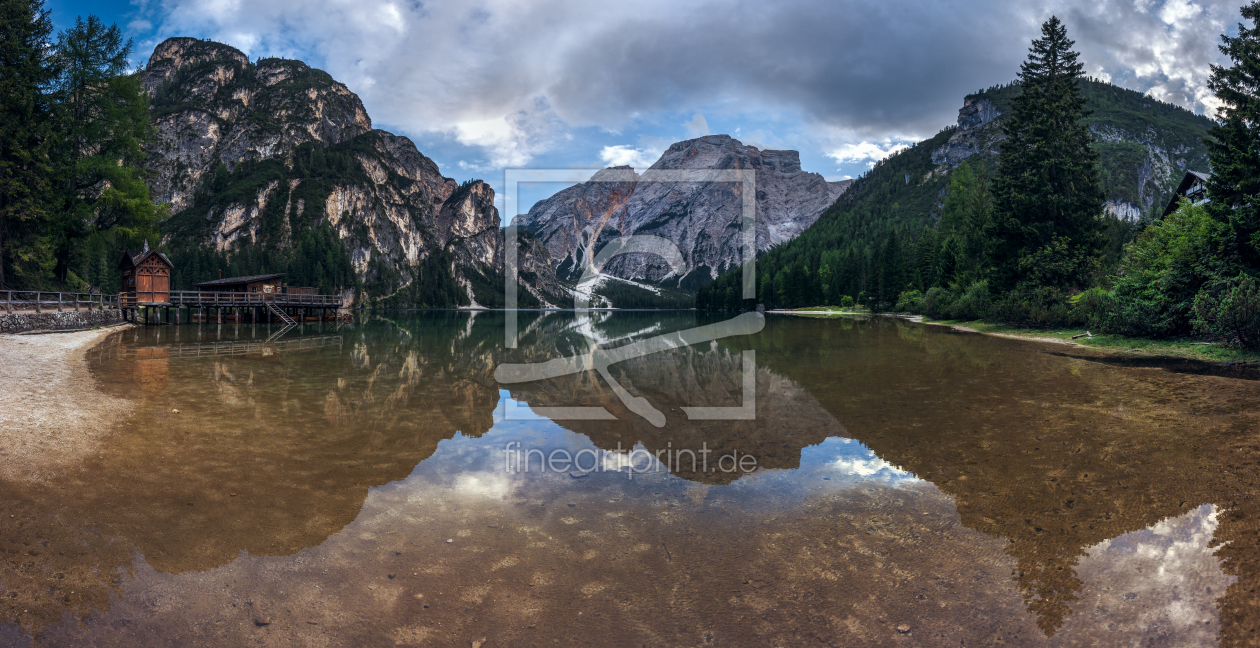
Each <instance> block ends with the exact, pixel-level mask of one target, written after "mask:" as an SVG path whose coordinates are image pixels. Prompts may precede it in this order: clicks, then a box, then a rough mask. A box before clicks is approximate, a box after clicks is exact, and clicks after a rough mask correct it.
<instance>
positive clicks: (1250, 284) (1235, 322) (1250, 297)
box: [1194, 274, 1260, 348]
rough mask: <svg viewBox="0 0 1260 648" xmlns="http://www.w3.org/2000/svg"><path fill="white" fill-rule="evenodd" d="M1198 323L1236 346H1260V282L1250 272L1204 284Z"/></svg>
mask: <svg viewBox="0 0 1260 648" xmlns="http://www.w3.org/2000/svg"><path fill="white" fill-rule="evenodd" d="M1194 326H1195V328H1196V329H1198V330H1200V331H1202V332H1204V333H1207V334H1208V335H1211V336H1212V337H1214V338H1216V339H1218V340H1220V341H1222V342H1224V343H1225V344H1228V345H1230V346H1236V347H1248V348H1256V347H1260V282H1257V281H1256V280H1255V279H1254V278H1252V277H1249V276H1247V275H1246V274H1239V275H1238V277H1237V278H1236V279H1221V280H1217V281H1213V282H1211V283H1209V284H1208V285H1206V286H1204V287H1203V290H1200V291H1199V294H1198V295H1196V296H1195V298H1194Z"/></svg>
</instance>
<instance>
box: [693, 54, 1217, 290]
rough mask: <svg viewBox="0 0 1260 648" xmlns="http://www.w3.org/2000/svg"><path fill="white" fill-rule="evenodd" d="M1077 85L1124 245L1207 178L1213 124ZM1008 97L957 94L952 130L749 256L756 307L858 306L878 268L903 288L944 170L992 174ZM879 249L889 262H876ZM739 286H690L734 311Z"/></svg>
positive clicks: (1104, 88) (938, 208)
mask: <svg viewBox="0 0 1260 648" xmlns="http://www.w3.org/2000/svg"><path fill="white" fill-rule="evenodd" d="M1080 83H1081V90H1082V93H1083V95H1084V96H1085V97H1086V99H1087V100H1088V104H1087V108H1088V109H1089V110H1090V111H1092V113H1091V114H1090V115H1088V116H1087V117H1086V123H1087V124H1088V125H1089V127H1090V130H1091V132H1092V133H1093V134H1094V137H1095V142H1094V147H1095V149H1096V150H1097V151H1098V152H1099V154H1100V165H1099V166H1100V175H1101V181H1102V186H1103V190H1104V194H1105V196H1106V197H1107V219H1108V223H1107V229H1108V233H1109V236H1110V237H1112V238H1113V239H1117V240H1123V239H1125V237H1127V236H1129V235H1130V234H1131V232H1132V231H1133V230H1134V229H1136V228H1137V227H1140V223H1141V222H1145V221H1146V220H1149V219H1151V218H1152V217H1154V216H1157V215H1158V214H1159V213H1160V212H1162V210H1163V208H1164V206H1165V205H1166V204H1167V202H1168V199H1169V198H1170V196H1171V194H1172V191H1173V190H1175V189H1176V186H1177V183H1178V182H1179V181H1180V180H1181V178H1182V176H1183V175H1184V172H1185V171H1186V170H1196V171H1205V170H1207V166H1208V164H1207V149H1206V147H1205V146H1204V144H1203V143H1202V138H1203V136H1204V135H1205V133H1206V132H1207V129H1208V127H1210V126H1211V123H1212V122H1211V121H1210V120H1209V119H1207V118H1206V117H1202V116H1199V115H1195V114H1194V113H1192V112H1190V111H1187V110H1185V109H1183V108H1180V107H1178V106H1175V105H1171V104H1165V103H1161V102H1158V101H1156V100H1154V99H1151V98H1150V97H1148V96H1145V95H1142V94H1140V93H1137V92H1134V91H1131V90H1125V89H1123V88H1119V87H1116V86H1113V85H1110V84H1108V83H1103V82H1099V81H1094V80H1089V79H1082V80H1081V81H1080ZM1018 92H1019V86H1018V85H1015V84H1012V85H1006V86H996V87H993V88H989V89H987V90H984V91H982V92H978V93H976V94H972V95H968V96H967V97H966V98H965V99H964V103H963V107H962V109H960V110H959V117H958V123H957V124H956V125H954V126H950V127H948V128H946V129H944V130H942V131H941V132H939V133H937V134H936V135H935V136H933V137H931V138H929V139H927V140H924V141H921V142H919V143H917V144H915V145H914V146H912V147H910V148H909V149H906V150H903V151H901V152H899V153H897V154H895V155H892V156H890V157H889V158H887V159H885V160H883V161H881V162H880V163H879V164H877V165H876V166H875V167H874V168H872V169H871V170H870V171H869V172H868V173H866V174H865V175H863V176H862V177H861V178H858V179H857V180H856V181H855V182H854V184H853V186H852V187H850V188H849V190H848V191H847V192H846V193H845V194H844V195H843V196H841V197H840V199H839V200H838V201H837V202H836V203H835V204H834V205H833V206H832V207H831V208H829V209H828V210H827V211H826V212H824V213H823V215H822V216H821V217H819V219H818V221H817V222H816V223H815V224H814V225H813V226H812V227H810V228H809V229H807V230H806V231H805V232H803V233H802V234H801V235H800V236H798V237H797V238H795V239H793V240H791V241H789V242H787V243H784V244H783V245H780V246H778V247H775V248H774V249H772V250H770V251H769V252H766V253H765V254H763V255H762V256H761V257H759V258H758V259H757V276H758V300H759V301H760V302H761V303H764V304H766V305H767V306H781V307H799V306H806V305H813V304H821V303H826V302H829V303H838V302H839V301H840V299H841V297H842V296H845V295H847V296H850V297H852V298H855V299H857V298H859V297H860V296H862V294H863V293H871V294H873V293H874V292H875V291H877V290H878V279H879V275H880V273H881V272H882V271H883V270H884V269H885V268H886V267H888V266H889V264H893V265H896V266H899V268H898V271H899V272H904V273H905V274H906V275H908V277H909V279H910V282H911V284H913V283H914V279H915V275H916V273H917V272H918V271H919V270H920V268H918V267H916V264H917V263H920V262H922V261H923V260H921V259H916V258H915V254H914V252H915V245H916V243H917V242H918V241H919V239H920V238H921V237H922V236H923V234H924V232H925V231H928V230H933V229H934V228H935V227H936V226H937V223H938V221H939V219H940V217H941V214H942V210H943V208H944V206H945V200H946V197H947V188H948V186H949V181H950V176H951V173H952V172H953V171H954V170H956V169H957V168H958V167H959V165H961V164H963V163H964V162H965V163H966V164H967V165H969V166H970V167H971V168H972V169H973V170H975V172H976V173H977V174H978V175H979V176H981V177H984V176H989V175H991V174H992V173H993V172H994V170H995V169H996V166H997V158H998V148H999V145H1000V142H1001V141H1002V139H1003V136H1002V123H1003V121H1004V118H1005V111H1006V110H1007V108H1008V106H1009V105H1010V100H1011V99H1012V98H1013V97H1014V96H1015V95H1016V93H1018ZM890 239H891V240H890ZM890 243H891V244H892V245H891V248H890V245H889V244H890ZM888 250H891V252H892V253H893V256H891V257H888V258H885V256H886V255H885V253H886V251H888ZM738 285H739V273H738V272H729V273H726V274H724V275H722V276H721V277H719V278H718V280H717V281H715V282H714V283H713V284H710V285H709V286H706V287H705V288H703V289H701V291H700V293H699V295H698V296H697V306H698V307H701V308H707V307H738V306H739V305H740V300H739V298H738V294H739V291H738ZM894 298H895V296H894ZM745 306H746V304H745Z"/></svg>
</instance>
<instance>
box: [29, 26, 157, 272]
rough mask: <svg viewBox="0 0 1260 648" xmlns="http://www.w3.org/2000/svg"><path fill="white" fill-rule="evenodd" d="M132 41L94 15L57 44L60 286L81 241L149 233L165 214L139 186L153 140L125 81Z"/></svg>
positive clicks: (134, 90)
mask: <svg viewBox="0 0 1260 648" xmlns="http://www.w3.org/2000/svg"><path fill="white" fill-rule="evenodd" d="M130 55H131V41H126V42H124V41H123V39H122V31H121V30H119V29H118V26H117V25H110V26H108V27H106V26H105V25H104V24H103V23H102V22H101V21H100V19H99V18H97V17H96V16H88V18H87V20H83V19H76V20H75V24H74V27H72V28H70V29H67V30H66V31H64V32H62V33H61V34H60V36H59V38H58V42H57V53H56V63H57V67H58V71H59V72H60V75H59V77H58V79H57V98H58V100H59V107H60V110H59V114H58V124H59V127H60V128H59V131H60V132H59V133H58V141H59V144H58V146H57V147H56V148H55V150H54V156H55V157H54V159H55V161H56V163H57V166H58V168H59V169H60V170H61V177H60V178H59V181H58V189H59V190H60V199H59V200H58V202H57V211H58V213H59V214H60V216H61V218H60V220H61V222H60V223H59V225H60V228H61V236H60V241H61V244H60V246H59V249H58V251H57V255H58V259H57V261H58V267H57V274H58V276H59V278H61V279H62V280H64V279H65V278H66V275H67V272H68V271H69V267H68V261H69V256H70V252H71V249H72V247H73V246H74V245H75V243H76V241H77V240H78V239H82V238H84V237H88V236H91V235H93V234H95V233H97V232H111V233H113V232H116V233H119V234H122V235H123V236H124V237H125V238H128V239H131V240H133V241H136V240H138V239H139V238H142V237H144V236H146V235H148V234H151V233H153V231H154V229H155V228H156V225H157V222H158V220H159V219H160V218H161V217H162V215H163V212H162V210H161V209H160V208H159V207H158V206H157V205H155V204H154V203H153V201H152V200H151V199H150V197H149V188H148V185H146V184H145V182H144V170H143V160H144V151H143V148H142V144H143V142H144V141H145V140H146V139H148V137H149V136H150V126H149V102H148V98H147V97H145V96H144V94H143V93H142V92H141V89H140V81H139V79H138V78H136V77H135V76H134V75H126V74H125V72H126V69H127V58H128V57H129V56H130Z"/></svg>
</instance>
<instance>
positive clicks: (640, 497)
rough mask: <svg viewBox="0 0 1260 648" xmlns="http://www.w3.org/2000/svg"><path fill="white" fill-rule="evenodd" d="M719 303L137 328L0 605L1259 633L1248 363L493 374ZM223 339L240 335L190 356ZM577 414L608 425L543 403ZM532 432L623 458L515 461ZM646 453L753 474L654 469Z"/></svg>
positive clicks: (45, 492) (343, 627) (397, 632)
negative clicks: (752, 414)
mask: <svg viewBox="0 0 1260 648" xmlns="http://www.w3.org/2000/svg"><path fill="white" fill-rule="evenodd" d="M705 323H706V320H705V319H704V318H702V317H697V316H695V315H693V314H666V315H660V314H646V313H645V314H635V313H618V314H611V313H598V314H595V315H593V316H591V317H588V318H574V317H573V316H571V315H568V314H558V313H547V314H536V315H532V316H528V317H523V318H522V330H523V334H522V343H521V345H520V348H518V349H514V350H505V349H503V348H502V346H501V342H502V325H503V321H502V316H501V315H499V314H494V313H488V314H481V315H478V316H471V315H468V314H459V313H445V314H426V315H422V316H411V315H406V314H389V313H377V314H366V315H363V316H362V317H361V318H360V319H359V320H358V321H357V322H355V325H354V326H353V327H344V328H342V329H340V330H336V331H333V330H323V331H318V330H317V331H306V332H298V331H290V332H287V333H286V334H285V335H283V336H280V337H278V338H276V339H272V340H270V341H268V338H270V337H271V336H273V335H274V334H275V333H276V332H277V331H276V330H275V329H272V330H267V329H266V327H261V328H258V329H252V327H248V326H244V327H236V326H230V325H229V326H224V327H164V328H160V329H156V328H155V329H134V330H130V331H126V332H123V333H121V334H118V335H117V336H116V337H115V338H114V339H112V340H111V341H110V342H109V344H107V345H105V346H104V347H103V348H102V350H101V351H100V352H99V353H98V354H97V356H96V364H95V365H94V371H95V372H96V375H97V377H98V379H99V382H100V384H101V385H102V386H103V387H104V388H105V389H107V390H109V391H110V392H112V393H115V394H119V395H128V396H130V397H140V398H141V400H140V402H139V407H138V411H137V413H136V415H135V416H134V417H133V419H132V420H130V421H128V423H127V426H126V428H125V429H124V430H122V431H121V432H120V433H119V434H117V435H116V436H115V437H113V438H112V439H110V440H109V441H108V442H106V443H105V444H104V446H103V449H102V451H101V454H100V456H98V457H96V458H94V459H92V460H90V461H89V462H87V463H86V464H85V465H84V466H82V467H81V469H80V470H78V471H76V472H74V473H72V474H71V475H68V476H67V477H66V478H64V479H63V480H61V481H58V482H56V483H48V484H26V483H0V496H3V497H4V501H5V502H6V512H7V513H9V514H10V515H12V516H13V517H11V518H10V519H9V521H7V522H6V521H4V520H0V542H3V543H4V544H3V548H4V550H5V551H7V552H8V555H9V556H10V557H11V558H10V560H9V562H8V563H7V565H6V566H4V567H0V585H2V586H3V587H4V590H2V591H0V621H2V622H3V623H8V624H13V626H11V627H10V628H9V629H8V630H6V632H13V631H14V630H13V627H16V628H17V629H18V631H19V632H20V633H23V634H26V635H35V636H38V637H41V638H42V639H43V640H44V641H46V642H47V643H49V644H58V643H61V644H67V645H72V644H76V643H82V641H83V640H84V639H86V638H87V637H85V635H90V636H91V637H92V638H93V640H96V641H98V643H101V644H103V645H108V644H110V643H119V644H127V643H135V642H137V641H138V640H143V641H145V642H146V643H163V644H166V643H170V644H180V643H187V642H194V641H201V642H206V641H209V642H212V643H214V642H217V643H223V644H235V643H243V642H245V641H246V640H249V641H257V642H260V643H273V642H276V643H278V642H283V641H296V642H298V643H329V644H333V645H371V644H377V643H381V644H390V645H393V644H395V642H400V643H402V644H408V643H425V642H428V643H434V642H436V643H459V642H462V643H465V644H467V643H469V642H479V641H483V640H486V639H487V638H490V639H492V640H494V641H499V642H500V643H507V644H511V643H544V642H545V643H550V642H551V641H552V640H554V639H560V640H562V641H564V640H565V638H567V637H571V636H580V635H569V634H566V633H583V632H598V633H600V634H599V635H598V636H601V637H607V631H606V629H607V628H609V627H613V628H617V629H618V632H619V635H618V636H619V637H620V639H619V640H617V641H614V642H613V643H617V642H618V641H620V642H621V643H625V644H627V645H631V644H633V645H638V644H642V643H663V644H678V643H704V642H706V641H718V642H727V643H735V644H739V643H747V642H749V641H752V642H754V643H759V644H769V643H779V644H792V645H810V644H819V645H822V644H829V643H854V644H864V643H865V644H879V643H884V642H889V641H894V640H898V641H901V640H911V639H912V643H915V644H918V645H933V644H941V645H959V642H960V641H962V640H965V641H967V642H968V643H973V642H975V641H997V640H1002V641H1006V642H1008V643H1016V644H1027V645H1036V644H1042V643H1055V644H1087V643H1091V642H1093V643H1105V644H1110V643H1119V642H1120V641H1121V640H1124V641H1128V639H1125V637H1129V638H1133V637H1146V638H1148V639H1149V638H1152V637H1154V638H1158V639H1159V640H1160V641H1164V642H1168V643H1170V644H1172V645H1187V644H1201V643H1204V642H1206V641H1210V638H1212V637H1215V636H1216V634H1217V631H1218V629H1219V630H1220V632H1221V636H1222V637H1223V638H1225V639H1226V640H1227V641H1226V643H1230V644H1238V643H1239V640H1243V639H1245V637H1246V636H1247V633H1248V632H1250V629H1251V628H1253V627H1254V626H1255V620H1256V619H1255V615H1254V614H1253V613H1252V612H1251V610H1252V609H1253V608H1251V607H1249V606H1250V605H1251V603H1249V601H1252V600H1254V599H1253V598H1252V595H1251V594H1250V592H1247V591H1246V590H1245V589H1244V588H1245V587H1246V584H1247V583H1248V582H1250V579H1249V577H1248V576H1247V575H1248V574H1250V573H1251V571H1252V570H1253V568H1252V567H1251V565H1253V564H1255V562H1254V556H1255V549H1256V543H1257V541H1256V536H1255V528H1254V526H1253V523H1252V522H1250V520H1252V519H1254V517H1253V516H1252V515H1251V514H1250V508H1251V504H1250V502H1251V500H1250V498H1249V497H1248V495H1249V493H1251V492H1252V489H1253V485H1252V484H1251V480H1252V477H1251V475H1252V472H1253V471H1249V470H1245V469H1242V466H1245V465H1251V464H1252V463H1254V460H1255V459H1254V457H1255V451H1256V448H1255V447H1254V442H1253V441H1252V440H1251V439H1252V438H1254V432H1255V430H1256V429H1257V428H1256V427H1255V420H1256V416H1257V409H1256V407H1255V402H1254V398H1253V396H1254V394H1253V393H1252V392H1251V391H1248V389H1254V388H1253V387H1251V385H1254V383H1242V385H1245V387H1244V386H1239V383H1237V382H1234V381H1230V380H1228V379H1224V378H1219V377H1212V376H1186V375H1179V374H1172V373H1168V372H1163V371H1161V370H1156V369H1150V370H1142V369H1131V368H1129V369H1126V368H1118V367H1113V366H1109V365H1106V364H1100V363H1094V362H1088V361H1084V360H1080V359H1075V358H1064V357H1058V356H1053V355H1049V354H1047V353H1045V352H1044V350H1043V349H1041V348H1040V347H1036V346H1032V345H1026V344H1023V343H1018V342H1008V341H1002V340H993V339H985V338H979V337H976V336H965V335H958V334H951V333H949V332H947V331H942V330H934V329H930V328H927V327H921V326H915V325H907V324H905V323H896V322H889V321H880V320H875V321H865V322H854V321H850V320H841V321H836V320H818V321H813V320H810V321H807V320H797V319H792V320H787V319H778V320H774V319H772V320H771V321H770V322H769V323H768V324H767V326H766V327H765V328H764V329H763V330H761V331H760V332H758V333H756V334H755V335H749V336H742V337H738V338H728V339H725V340H722V341H720V342H718V341H714V342H713V343H707V344H704V345H699V346H685V347H679V348H670V349H665V350H662V351H660V352H658V353H653V354H651V355H645V356H641V357H636V358H631V359H626V360H625V361H623V362H620V363H617V364H616V365H613V366H612V367H611V368H610V370H609V371H610V373H611V375H612V376H613V377H614V379H615V382H616V383H617V384H618V385H620V386H621V387H623V388H624V389H625V390H626V391H627V392H629V393H630V394H633V395H634V396H636V397H642V398H646V399H647V400H649V401H650V402H651V403H652V404H653V406H654V407H655V408H656V409H657V410H658V411H660V412H661V413H662V415H663V416H664V417H665V425H664V426H659V427H658V426H656V425H654V424H653V422H652V421H650V420H648V419H646V418H644V417H642V416H639V415H637V414H635V413H634V412H633V411H631V410H630V408H629V407H627V405H626V403H625V401H624V400H623V398H622V397H621V396H619V395H618V394H617V393H616V392H615V390H614V388H613V387H612V386H611V385H610V384H609V382H608V381H605V380H602V379H601V376H600V375H599V374H598V373H597V372H592V371H587V372H579V373H574V374H570V375H565V376H558V377H555V378H551V379H548V380H539V381H533V382H525V383H513V384H508V385H504V384H501V383H499V382H498V381H497V380H496V379H495V371H496V368H497V367H499V366H500V365H501V364H503V363H517V364H525V363H534V364H537V363H545V362H547V361H550V360H553V359H556V358H563V357H566V356H571V355H573V354H574V353H575V352H578V351H580V350H582V349H585V348H586V347H585V345H586V344H587V340H589V339H592V338H595V339H599V340H601V341H602V343H603V344H605V345H608V346H612V347H617V346H624V345H629V344H633V343H634V342H635V341H637V340H642V339H647V338H651V337H655V336H661V335H667V334H670V333H673V332H677V331H683V330H686V329H689V328H692V327H695V326H697V325H704V324H705ZM307 328H311V327H307ZM251 329H252V330H251ZM321 338H336V340H337V342H336V343H335V344H334V343H327V344H316V343H315V340H317V339H321ZM202 347H206V348H204V349H203V348H202ZM228 347H234V348H240V349H247V350H248V351H243V352H241V353H204V352H201V351H208V350H209V348H216V349H219V350H220V351H221V350H222V349H226V348H228ZM190 348H198V349H199V351H198V352H197V353H188V352H186V351H187V349H190ZM268 348H269V349H270V351H271V352H270V353H268V352H267V349H268ZM744 351H755V352H756V354H757V355H756V357H757V370H756V372H755V376H754V379H755V388H756V394H757V400H756V408H757V410H756V411H757V417H756V419H755V420H750V421H693V420H690V419H689V418H688V417H687V416H686V415H685V412H684V411H683V408H684V407H689V406H695V405H706V406H735V405H738V404H739V403H740V402H741V399H742V395H743V393H744V385H743V383H742V380H743V378H742V368H743V364H742V358H743V353H744ZM137 387H139V389H137ZM565 406H588V407H590V406H598V407H602V408H605V409H606V411H607V412H608V413H609V414H610V415H611V416H613V417H615V420H602V421H590V420H585V421H583V420H579V421H559V422H557V421H552V420H550V419H548V418H547V417H543V416H538V415H536V414H530V413H531V412H535V411H546V410H544V409H543V408H548V407H565ZM522 412H523V413H525V414H526V415H525V416H518V414H521V413H522ZM841 421H842V422H843V423H844V425H841ZM1249 432H1250V433H1252V434H1250V435H1248V434H1247V433H1249ZM513 442H515V443H517V444H520V445H522V446H525V447H529V448H537V449H539V450H541V451H544V452H547V453H550V452H551V451H553V450H556V449H565V450H567V451H568V452H570V453H577V452H581V451H582V450H589V451H594V450H600V451H609V452H612V453H613V459H611V460H609V461H607V462H606V463H605V466H606V467H607V468H609V469H608V470H603V471H599V472H594V473H590V474H586V475H582V474H578V475H575V474H573V473H571V472H570V471H558V472H550V471H544V472H539V471H533V472H527V473H526V472H519V471H516V472H513V471H505V470H504V452H503V449H504V448H505V446H507V444H510V443H513ZM636 448H637V449H639V450H641V451H642V452H641V454H642V455H643V456H653V457H659V456H661V455H660V453H661V452H665V453H667V455H666V456H668V453H669V452H676V451H678V450H699V449H701V448H707V449H711V450H712V451H713V452H715V453H720V452H739V453H740V454H741V455H748V456H751V457H754V458H755V459H756V467H757V469H756V470H755V471H752V472H742V471H741V472H730V473H724V472H713V471H705V470H701V469H696V468H694V467H692V466H689V465H687V464H686V463H684V464H683V465H682V466H678V465H676V464H670V465H669V467H670V468H673V471H672V472H670V471H663V472H656V471H651V470H649V471H643V470H639V471H638V472H635V471H634V461H635V459H634V458H632V457H631V456H630V455H629V451H630V450H632V449H636ZM619 457H620V458H619ZM1221 457H1226V458H1227V459H1226V460H1225V462H1224V464H1222V462H1221ZM644 467H645V466H644V465H640V466H639V468H640V469H642V468H644ZM448 541H449V542H448ZM1226 543H1227V544H1226ZM1222 558H1225V559H1226V562H1225V563H1224V566H1225V568H1224V570H1222V566H1221V564H1222V563H1221V559H1222ZM1227 572H1228V573H1227ZM1238 577H1241V580H1237V583H1235V580H1236V579H1237V578H1238ZM1231 583H1234V584H1233V585H1231ZM1130 594H1132V595H1133V596H1132V597H1130V596H1129V595H1130ZM1222 594H1224V595H1225V596H1224V599H1222V600H1223V603H1222V612H1221V613H1220V614H1218V613H1217V611H1216V605H1217V599H1218V598H1220V597H1221V595H1222ZM575 611H576V612H583V614H581V615H578V614H575ZM66 615H69V617H67V616H66ZM68 618H73V619H83V620H85V621H86V622H87V626H86V627H85V628H84V627H79V626H78V625H77V624H76V623H74V622H72V621H69V620H67V619H68ZM263 619H270V620H269V621H268V622H267V623H265V624H259V623H258V621H260V620H263ZM715 619H720V621H715ZM902 625H904V626H906V627H908V628H909V630H907V631H906V632H902V631H901V630H899V629H898V627H899V626H902ZM281 629H283V632H284V633H285V634H284V637H285V638H284V639H283V640H282V639H281V634H280V630H281ZM907 634H909V635H910V637H909V638H907V637H906V636H905V635H907ZM3 637H4V635H3V634H0V638H3ZM295 638H296V639H295Z"/></svg>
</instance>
